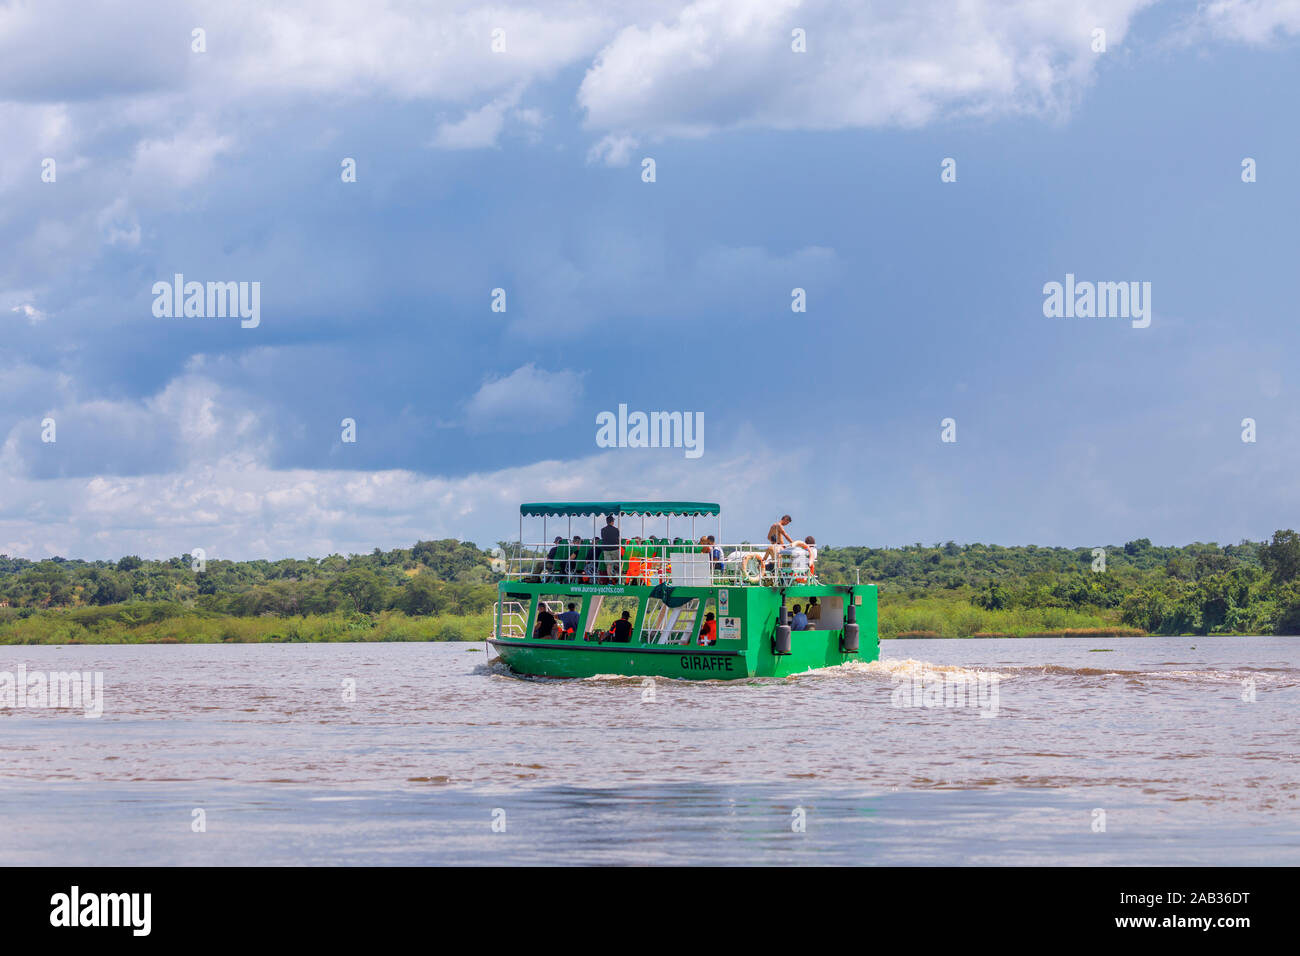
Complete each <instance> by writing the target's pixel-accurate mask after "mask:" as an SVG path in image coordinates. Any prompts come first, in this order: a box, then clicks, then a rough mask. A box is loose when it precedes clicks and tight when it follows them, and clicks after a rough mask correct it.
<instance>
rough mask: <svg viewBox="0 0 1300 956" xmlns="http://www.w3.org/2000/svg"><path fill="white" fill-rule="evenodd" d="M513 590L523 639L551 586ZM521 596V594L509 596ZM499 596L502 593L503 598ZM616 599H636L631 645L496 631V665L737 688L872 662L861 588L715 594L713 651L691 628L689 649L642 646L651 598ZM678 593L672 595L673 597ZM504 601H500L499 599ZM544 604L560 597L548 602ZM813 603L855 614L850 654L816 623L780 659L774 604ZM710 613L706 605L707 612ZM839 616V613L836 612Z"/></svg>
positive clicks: (872, 613)
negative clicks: (732, 683)
mask: <svg viewBox="0 0 1300 956" xmlns="http://www.w3.org/2000/svg"><path fill="white" fill-rule="evenodd" d="M510 588H513V589H516V591H515V593H513V594H512V596H513V597H514V598H516V599H524V598H530V599H531V601H530V602H529V603H528V607H529V610H528V611H527V612H523V613H521V614H520V619H521V620H526V621H527V627H526V628H519V629H518V630H521V631H522V633H523V634H529V635H531V634H532V633H533V629H534V623H535V621H536V619H537V618H536V614H537V608H538V603H537V601H538V600H539V599H540V597H541V596H542V592H544V591H549V592H554V591H555V586H554V585H532V586H528V585H520V584H518V583H515V584H511V585H510ZM519 588H527V590H528V591H529V592H532V593H531V594H529V593H519V592H518V590H517V589H519ZM504 590H505V589H503V592H504ZM602 590H605V591H612V592H614V593H615V594H617V595H618V596H621V597H632V598H637V599H638V600H639V601H640V602H641V607H640V610H639V611H638V613H637V615H636V617H635V627H634V628H633V633H634V635H637V636H636V637H634V639H633V640H632V641H630V642H628V643H616V642H614V641H612V640H608V639H604V638H597V637H596V635H595V632H593V631H592V630H590V629H587V628H584V629H582V630H580V631H579V633H578V634H577V635H576V636H572V637H569V638H568V639H566V640H556V639H554V638H549V639H541V638H538V637H536V636H528V637H524V636H520V634H519V633H516V634H506V633H503V631H504V628H503V627H502V626H501V625H500V623H499V624H498V627H497V629H496V633H495V634H494V635H493V636H492V637H491V638H489V643H490V644H491V645H492V647H493V648H494V649H495V650H496V652H497V654H498V655H499V656H500V658H501V661H502V663H504V664H505V665H506V666H507V667H509V668H510V669H511V670H512V671H514V672H515V673H518V674H524V675H528V676H536V677H559V678H575V677H576V678H582V677H595V676H597V675H618V676H626V677H667V678H674V679H683V680H740V679H745V678H752V677H787V676H790V675H792V674H800V673H805V672H807V671H810V670H816V669H818V668H823V667H834V666H836V665H839V664H844V663H847V662H849V661H859V662H862V663H867V662H870V661H874V660H877V659H878V658H879V656H880V644H879V641H878V638H877V632H876V591H875V588H874V587H871V586H868V585H861V586H854V587H843V588H833V587H829V586H807V587H801V588H798V589H794V588H790V589H786V592H785V593H782V592H778V591H776V590H774V589H768V588H731V589H729V594H727V592H725V591H724V592H723V594H724V595H725V596H726V601H725V604H724V605H723V606H725V607H726V608H727V611H726V612H725V613H726V615H727V616H726V617H723V618H721V619H720V623H721V629H720V637H719V639H718V640H717V641H716V643H715V644H712V645H701V644H699V641H698V638H699V633H700V631H699V625H698V623H696V624H695V625H694V626H693V627H687V628H686V629H685V630H684V632H683V633H684V634H685V635H686V636H688V638H689V640H690V643H687V644H665V643H660V642H658V641H650V640H647V639H645V637H644V634H645V630H644V625H645V620H646V608H645V602H646V599H648V598H649V597H650V596H651V595H652V593H655V592H652V591H651V589H650V588H639V587H632V586H628V587H617V588H605V589H602ZM678 591H679V592H681V596H683V598H684V599H693V598H706V597H708V596H709V595H710V594H714V595H715V596H716V589H687V588H683V589H678ZM674 593H678V592H674ZM503 596H504V595H503ZM552 596H560V595H554V594H552ZM812 596H818V597H819V598H820V599H821V600H823V601H824V602H826V601H833V602H839V605H840V606H841V607H843V606H846V605H847V603H852V604H853V607H854V610H855V611H856V612H857V626H858V634H859V640H858V647H857V648H856V650H854V651H851V652H850V651H846V650H844V643H845V639H846V624H845V623H844V622H843V621H838V620H836V621H827V620H823V621H822V622H821V625H820V626H817V627H811V628H810V629H808V630H800V631H792V632H791V633H790V636H789V651H788V653H778V652H777V647H776V641H775V640H774V633H775V630H776V628H777V623H778V619H779V615H778V611H779V608H780V606H781V602H782V600H783V599H784V600H786V601H787V602H790V603H798V602H799V601H805V602H806V600H807V599H808V598H809V597H812ZM562 597H563V599H564V600H563V601H562V602H561V603H565V602H567V601H568V599H569V598H570V597H571V598H573V599H574V601H578V600H581V599H583V598H584V597H585V598H587V600H588V601H589V600H590V598H591V594H590V591H589V590H588V589H581V588H574V589H571V591H569V593H567V594H564V595H562ZM710 606H713V605H710ZM588 609H589V605H588V604H586V603H584V604H583V605H582V618H583V620H584V622H587V621H588V620H589V616H588ZM841 616H842V612H841Z"/></svg>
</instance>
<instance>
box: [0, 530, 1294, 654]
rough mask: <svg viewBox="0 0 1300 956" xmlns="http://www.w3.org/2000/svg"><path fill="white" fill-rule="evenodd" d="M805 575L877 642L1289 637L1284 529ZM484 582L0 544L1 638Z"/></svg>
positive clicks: (106, 630)
mask: <svg viewBox="0 0 1300 956" xmlns="http://www.w3.org/2000/svg"><path fill="white" fill-rule="evenodd" d="M196 564H198V566H197V567H196ZM817 572H818V577H819V578H820V579H821V581H822V582H823V583H828V584H847V583H851V582H853V581H856V580H861V581H863V582H875V583H876V584H878V585H879V587H880V619H879V625H880V636H881V637H883V638H895V637H907V636H924V637H949V638H966V637H979V636H994V635H997V636H1013V637H1028V636H1035V635H1044V634H1045V635H1060V636H1068V635H1079V636H1093V635H1095V636H1103V635H1141V634H1188V635H1192V634H1300V535H1297V534H1296V533H1295V532H1294V531H1278V532H1277V533H1275V534H1274V535H1273V539H1272V541H1271V542H1251V541H1243V542H1241V543H1240V544H1235V545H1225V546H1222V547H1221V546H1219V545H1217V544H1214V543H1210V544H1201V543H1196V544H1190V545H1183V546H1180V547H1160V546H1156V545H1153V544H1152V543H1151V542H1150V541H1148V540H1147V539H1145V538H1142V539H1139V540H1137V541H1129V542H1127V543H1126V544H1124V545H1122V546H1112V547H1107V548H1095V549H1094V548H1040V547H1036V546H1034V545H1025V546H1021V547H1001V546H999V545H985V544H967V545H957V544H955V543H953V542H951V541H950V542H948V543H947V544H935V545H932V546H928V547H927V546H925V545H922V544H915V545H908V546H906V547H901V548H856V547H849V548H825V549H823V550H822V552H821V555H820V557H819V559H818V568H817ZM496 581H497V575H495V574H494V573H493V571H492V556H491V554H490V553H489V552H488V551H485V550H482V549H480V548H477V547H475V546H474V545H473V544H471V543H469V542H461V541H454V540H444V541H421V542H419V543H418V544H416V545H415V546H414V547H412V548H398V549H394V550H392V551H380V550H379V549H378V548H376V549H375V550H374V551H373V552H371V553H370V554H362V555H348V556H343V555H338V554H334V555H330V556H329V557H326V558H319V559H317V558H303V559H299V558H285V559H282V560H279V561H261V560H258V561H220V560H209V561H206V562H201V563H200V562H195V561H194V560H193V559H191V557H190V556H188V555H183V556H179V557H175V558H168V559H163V560H159V561H152V560H145V559H142V558H139V557H136V556H134V555H128V556H127V557H124V558H121V559H120V560H117V561H82V560H77V559H66V558H50V559H47V560H44V561H29V560H26V559H23V558H10V557H8V556H0V643H5V644H65V643H87V644H89V643H101V644H112V643H221V642H237V643H256V642H289V641H478V640H482V639H483V637H484V635H486V634H487V633H488V631H489V629H490V628H491V620H492V605H493V602H494V601H495V600H496Z"/></svg>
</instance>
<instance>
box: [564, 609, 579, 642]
mask: <svg viewBox="0 0 1300 956" xmlns="http://www.w3.org/2000/svg"><path fill="white" fill-rule="evenodd" d="M560 623H561V624H563V625H564V636H565V637H572V636H573V635H574V634H575V633H576V632H577V630H578V605H576V604H570V605H569V609H568V610H567V611H565V612H564V613H563V614H561V615H560Z"/></svg>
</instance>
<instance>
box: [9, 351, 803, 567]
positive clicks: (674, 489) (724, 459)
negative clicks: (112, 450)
mask: <svg viewBox="0 0 1300 956" xmlns="http://www.w3.org/2000/svg"><path fill="white" fill-rule="evenodd" d="M201 368H202V363H201V362H195V363H192V370H191V371H190V372H187V373H186V374H185V375H183V376H182V377H181V378H179V379H177V380H176V381H173V382H172V383H171V384H169V385H168V386H167V387H166V388H165V389H164V390H163V391H162V392H161V393H159V394H158V395H156V396H153V397H152V398H149V399H147V400H145V401H143V402H104V401H97V402H89V403H82V404H80V405H76V406H75V408H71V409H69V411H67V412H56V415H59V416H61V417H60V432H59V444H60V445H62V444H64V443H65V436H64V432H63V424H62V422H63V420H64V419H65V418H67V417H68V416H69V415H70V414H71V413H72V412H74V411H75V412H76V413H78V414H83V415H84V414H85V413H86V412H87V410H88V409H90V410H93V411H95V412H96V413H97V414H98V416H99V417H98V419H97V420H98V421H100V422H101V423H103V424H102V427H103V428H104V429H105V430H111V431H113V432H115V433H118V434H120V433H122V431H123V430H124V429H129V430H131V431H134V432H135V433H136V435H135V437H136V438H138V437H139V435H140V433H142V432H145V431H154V432H160V433H165V434H169V435H173V436H175V438H176V441H177V444H178V447H179V449H180V452H179V454H178V455H176V456H175V457H176V459H177V461H176V463H175V464H174V466H173V467H171V468H169V469H167V470H165V471H155V472H151V473H140V474H105V473H91V474H87V475H83V476H72V477H51V478H45V479H39V478H32V477H30V476H29V475H28V474H27V469H26V468H25V463H24V462H23V461H22V458H23V455H22V454H19V452H20V451H22V452H30V451H33V450H38V451H39V446H37V449H33V448H32V445H31V442H30V441H26V440H24V439H23V436H20V435H17V434H13V433H11V435H10V437H9V441H7V442H6V444H5V449H4V452H3V453H0V554H10V555H14V556H23V557H32V558H39V557H47V556H50V555H55V554H59V555H64V556H75V557H86V558H95V557H117V556H120V555H122V554H141V555H145V556H151V557H163V556H172V555H177V554H183V553H188V552H189V551H190V550H192V549H193V548H203V549H205V551H206V552H207V554H208V557H209V558H254V557H267V558H278V557H284V556H286V555H299V556H306V555H312V556H316V557H319V556H323V555H325V554H328V553H331V552H335V551H341V552H368V551H370V550H371V549H372V548H374V547H383V548H391V547H405V546H409V545H411V544H412V543H414V542H415V541H417V540H419V539H422V538H430V537H457V536H460V537H464V538H466V539H469V540H475V541H477V542H478V543H479V544H481V545H490V544H492V543H494V542H495V541H496V540H498V539H500V538H506V537H509V536H510V535H511V534H512V532H513V531H514V529H516V528H517V514H518V511H517V509H518V506H519V503H520V502H521V501H527V500H536V499H539V498H540V499H559V500H563V499H566V498H568V499H571V500H596V499H600V498H611V499H626V498H629V497H632V498H637V497H640V498H646V499H657V498H682V499H697V498H701V497H709V496H710V495H711V494H712V493H713V492H714V491H716V490H718V489H726V494H727V495H729V496H730V497H731V498H732V499H733V500H735V501H736V502H737V503H738V504H740V503H743V504H744V507H745V508H746V509H747V511H748V510H749V509H754V514H753V515H752V516H751V517H752V521H753V522H757V521H759V520H761V518H762V516H763V514H764V513H765V512H764V511H763V509H766V510H769V511H770V510H772V509H774V508H776V507H778V498H779V497H780V495H781V494H782V493H783V492H782V490H781V489H780V488H777V487H776V478H775V477H774V475H775V473H774V472H773V471H772V470H771V469H770V468H767V467H764V463H765V462H768V461H770V460H771V452H770V450H769V449H768V448H766V446H765V445H764V444H763V442H762V441H761V440H759V439H758V438H757V437H756V436H755V434H754V433H753V432H752V430H751V429H748V428H741V429H740V430H739V431H738V432H737V433H736V434H734V435H733V436H732V440H731V444H730V446H729V447H728V448H721V447H718V446H710V451H709V453H708V455H706V457H705V458H703V459H701V460H700V461H698V462H692V463H691V467H689V468H683V467H682V462H681V457H680V453H679V452H677V451H675V450H672V449H669V450H666V451H664V452H663V453H662V454H661V453H659V452H658V451H654V450H642V449H621V450H620V449H610V450H597V449H596V448H595V447H594V443H593V447H592V453H591V454H590V455H587V456H580V457H577V458H574V459H570V460H566V461H559V460H548V461H540V462H536V463H532V464H528V465H523V466H519V467H512V468H505V469H501V470H499V471H493V472H480V473H474V474H469V475H463V476H457V477H444V476H429V475H421V474H417V473H415V472H412V471H408V470H398V469H392V470H380V471H345V470H337V469H310V468H290V469H280V468H274V467H272V466H271V465H270V464H269V461H270V458H271V449H270V447H269V445H268V444H267V442H266V441H265V439H263V438H262V437H261V436H262V434H263V432H264V427H263V423H261V422H260V421H259V419H258V418H257V416H256V415H254V414H253V413H252V412H250V411H248V410H247V409H246V408H244V407H242V406H241V401H242V400H243V397H242V396H238V395H232V394H230V393H229V392H226V391H222V390H221V389H219V388H218V387H216V386H215V385H214V384H213V383H212V382H210V381H208V380H206V379H204V378H203V376H202V375H201V374H200V372H199V371H198V370H199V369H201ZM29 371H30V370H29ZM534 376H536V377H537V378H534ZM541 378H545V376H544V375H543V373H539V372H537V370H535V369H532V368H530V367H528V366H525V369H521V370H519V371H518V372H516V373H514V374H512V375H511V376H507V378H506V379H502V380H500V381H501V382H506V383H512V382H513V383H515V384H516V385H517V384H518V383H520V382H526V381H530V380H531V381H538V380H539V379H541ZM29 379H30V375H27V376H26V378H25V379H24V381H25V382H26V381H27V380H29ZM2 384H3V376H0V385H2ZM65 384H66V383H65ZM561 384H562V385H566V386H569V387H572V386H574V385H576V384H577V383H576V382H574V381H573V380H568V381H564V380H561ZM511 387H512V386H510V385H507V386H503V387H502V388H501V389H499V390H498V391H497V392H496V393H495V394H496V396H497V398H504V396H505V395H506V393H507V392H508V391H509V389H510V388H511ZM488 394H489V395H492V394H493V392H492V390H491V389H490V388H489V391H488ZM529 395H530V402H532V406H531V407H530V414H531V415H536V414H537V412H536V401H537V399H538V396H537V395H534V394H532V393H531V392H530V393H529ZM487 404H488V405H491V404H492V401H491V400H489V401H488V402H487ZM20 427H23V428H24V429H25V431H31V429H30V428H26V426H20ZM593 434H594V428H593ZM19 446H22V447H21V449H20V448H19ZM715 448H716V450H715ZM45 450H47V451H48V450H51V449H50V446H46V448H45ZM128 450H129V451H130V452H131V453H132V454H135V453H139V451H140V450H141V448H140V446H139V445H138V444H135V441H134V439H133V441H132V445H131V448H130V449H128ZM616 462H617V463H618V465H620V466H621V467H614V464H615V463H616ZM633 466H634V467H633ZM781 474H782V477H783V480H785V478H788V474H789V473H788V472H787V471H783V472H782V473H781ZM737 527H739V522H737ZM737 533H739V532H737Z"/></svg>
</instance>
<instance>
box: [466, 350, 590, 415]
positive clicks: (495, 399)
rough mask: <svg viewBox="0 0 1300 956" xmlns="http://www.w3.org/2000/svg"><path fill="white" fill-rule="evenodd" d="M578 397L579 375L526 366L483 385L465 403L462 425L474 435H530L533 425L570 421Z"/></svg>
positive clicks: (569, 371) (565, 370)
mask: <svg viewBox="0 0 1300 956" xmlns="http://www.w3.org/2000/svg"><path fill="white" fill-rule="evenodd" d="M581 396H582V375H581V374H579V373H578V372H575V371H573V370H572V369H557V370H554V371H552V370H543V369H539V368H538V367H537V366H536V365H534V364H533V363H532V362H529V363H528V364H527V365H524V366H521V367H520V368H517V369H515V370H514V371H513V372H511V373H510V374H509V375H507V376H505V377H504V378H497V379H489V380H488V381H486V382H484V383H483V385H482V386H481V387H480V388H479V390H478V391H477V392H475V393H474V396H473V397H472V398H471V399H470V400H469V401H468V402H467V403H466V406H465V421H466V424H467V425H468V427H469V428H470V429H471V430H474V431H489V430H514V431H521V430H528V431H531V430H533V429H534V428H536V427H537V426H536V425H535V424H534V423H536V422H547V423H549V424H550V425H552V426H558V425H562V424H564V423H565V422H567V421H568V420H569V419H570V418H572V417H573V412H574V410H575V409H576V408H577V405H578V399H579V398H580V397H581Z"/></svg>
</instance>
